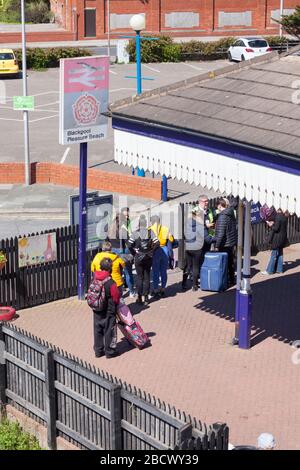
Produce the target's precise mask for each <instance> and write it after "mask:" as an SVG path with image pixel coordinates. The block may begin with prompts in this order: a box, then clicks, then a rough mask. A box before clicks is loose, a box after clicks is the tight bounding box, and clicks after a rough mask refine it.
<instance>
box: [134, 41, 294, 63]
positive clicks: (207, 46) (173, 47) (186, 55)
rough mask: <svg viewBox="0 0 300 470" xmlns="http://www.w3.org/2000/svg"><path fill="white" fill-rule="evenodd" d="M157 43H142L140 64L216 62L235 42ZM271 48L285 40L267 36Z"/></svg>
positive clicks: (225, 55) (282, 44) (225, 56)
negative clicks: (192, 61) (194, 61)
mask: <svg viewBox="0 0 300 470" xmlns="http://www.w3.org/2000/svg"><path fill="white" fill-rule="evenodd" d="M156 37H158V38H159V39H158V41H142V46H141V57H142V62H144V63H149V62H179V61H181V60H183V61H184V60H217V59H225V58H227V50H228V49H229V47H230V46H232V44H233V43H234V42H235V41H236V40H237V38H236V37H228V38H222V39H219V40H218V41H197V40H192V41H189V42H182V43H179V44H177V43H174V41H173V39H172V38H171V37H170V36H156ZM266 39H267V41H268V42H269V44H270V46H271V47H274V48H276V47H277V46H285V45H286V43H287V41H288V40H287V38H285V37H282V38H280V37H279V36H269V37H267V38H266ZM127 50H128V52H129V56H130V60H131V61H132V62H135V40H131V41H130V42H129V45H128V48H127Z"/></svg>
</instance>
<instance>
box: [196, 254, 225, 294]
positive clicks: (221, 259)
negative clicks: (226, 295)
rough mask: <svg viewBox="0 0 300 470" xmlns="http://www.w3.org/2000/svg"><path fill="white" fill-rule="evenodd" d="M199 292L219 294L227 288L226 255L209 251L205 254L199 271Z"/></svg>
mask: <svg viewBox="0 0 300 470" xmlns="http://www.w3.org/2000/svg"><path fill="white" fill-rule="evenodd" d="M200 286H201V290H209V291H212V292H221V291H224V290H226V289H227V287H228V254H227V253H219V252H213V251H210V252H208V253H206V254H205V257H204V262H203V264H202V267H201V271H200Z"/></svg>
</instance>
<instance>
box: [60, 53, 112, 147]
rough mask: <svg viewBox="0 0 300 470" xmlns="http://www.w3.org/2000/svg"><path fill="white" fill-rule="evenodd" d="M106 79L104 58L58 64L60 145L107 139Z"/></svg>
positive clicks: (67, 60)
mask: <svg viewBox="0 0 300 470" xmlns="http://www.w3.org/2000/svg"><path fill="white" fill-rule="evenodd" d="M108 76H109V58H108V57H107V56H102V57H98V56H92V57H77V58H75V59H61V60H60V112H59V143H60V144H62V145H70V144H80V143H83V142H91V141H94V140H99V139H104V138H105V137H106V135H107V123H108V117H107V116H106V115H104V113H107V108H108Z"/></svg>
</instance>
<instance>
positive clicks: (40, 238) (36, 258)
mask: <svg viewBox="0 0 300 470" xmlns="http://www.w3.org/2000/svg"><path fill="white" fill-rule="evenodd" d="M18 252H19V268H24V267H25V266H34V265H37V264H43V263H48V262H50V261H56V260H57V249H56V233H55V232H53V233H45V234H43V235H35V236H33V237H23V238H20V239H19V241H18Z"/></svg>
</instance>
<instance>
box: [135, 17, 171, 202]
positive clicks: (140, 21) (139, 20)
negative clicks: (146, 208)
mask: <svg viewBox="0 0 300 470" xmlns="http://www.w3.org/2000/svg"><path fill="white" fill-rule="evenodd" d="M129 23H130V26H131V28H132V29H133V31H135V33H136V34H135V53H136V83H137V94H138V95H141V94H142V59H141V31H142V30H143V29H145V17H144V16H143V15H133V16H132V17H131V19H130V22H129ZM146 39H147V38H146ZM151 39H152V38H150V40H151ZM132 174H134V168H133V169H132ZM137 175H138V176H143V177H144V176H145V171H144V170H143V169H141V168H138V169H137ZM162 199H163V201H167V200H168V180H167V177H166V176H165V175H163V176H162Z"/></svg>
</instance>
